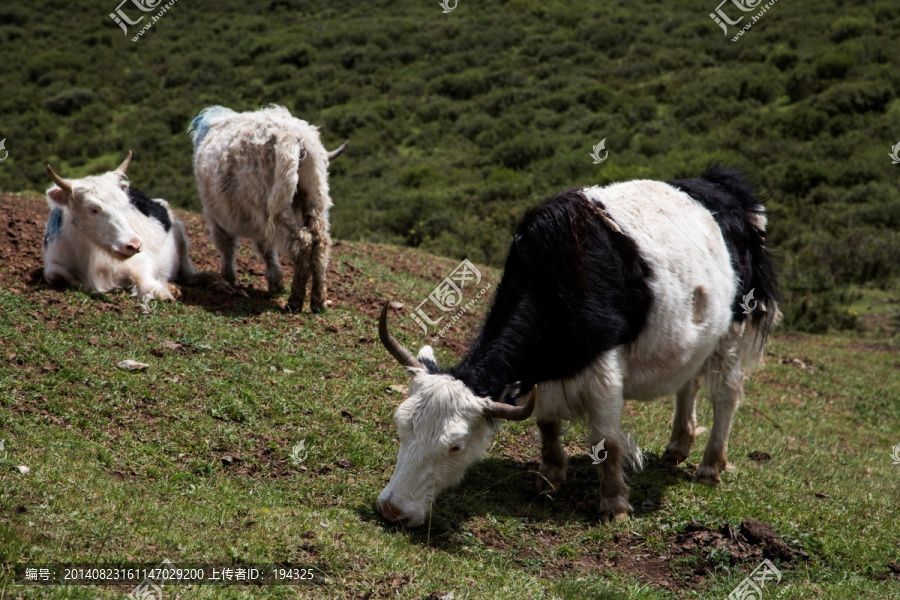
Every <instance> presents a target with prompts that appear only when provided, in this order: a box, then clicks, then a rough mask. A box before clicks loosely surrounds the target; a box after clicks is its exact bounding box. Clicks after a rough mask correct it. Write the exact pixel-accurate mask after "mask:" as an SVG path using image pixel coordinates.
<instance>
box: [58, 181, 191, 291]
mask: <svg viewBox="0 0 900 600" xmlns="http://www.w3.org/2000/svg"><path fill="white" fill-rule="evenodd" d="M69 183H70V184H71V185H72V193H71V194H68V193H67V192H66V191H65V190H63V189H61V188H60V187H59V186H53V187H52V188H50V189H49V190H47V201H48V204H49V205H50V208H51V220H50V221H49V222H48V226H47V231H46V234H45V240H46V241H45V243H44V278H45V279H46V280H47V281H48V282H49V283H50V284H52V285H60V284H66V285H71V286H76V287H77V286H80V287H82V288H83V289H85V290H87V291H90V292H108V291H111V290H114V289H124V290H127V291H129V292H130V293H131V295H133V296H138V297H141V298H147V299H151V298H156V299H160V300H174V299H175V296H174V295H173V293H172V291H173V290H176V291H177V288H174V287H171V288H170V286H169V282H170V281H174V280H176V279H182V278H190V277H191V276H193V274H194V267H193V264H192V263H191V260H190V257H189V256H188V242H187V238H186V237H185V235H184V227H183V225H182V224H181V222H180V221H178V220H177V219H175V217H174V215H172V213H171V211H169V210H168V206H169V205H168V203H166V201H165V200H162V199H155V200H152V201H153V202H156V203H158V204H159V205H160V206H162V207H164V208H165V210H166V211H168V214H169V218H170V221H171V223H172V226H171V228H170V229H169V231H166V230H165V228H164V227H163V224H162V223H161V222H160V221H158V220H156V219H154V218H152V217H149V216H146V215H144V214H142V213H141V212H140V211H139V210H138V209H137V208H135V207H134V206H132V204H131V203H130V202H129V199H128V194H127V190H128V186H129V184H128V180H127V178H126V176H125V174H124V173H122V172H120V171H110V172H109V173H106V174H104V175H99V176H92V177H85V178H83V179H75V180H71V181H70V182H69ZM54 210H61V211H62V221H61V226H60V227H57V226H56V225H51V224H52V222H53V221H54V219H55V218H57V217H58V215H54V214H53V211H54ZM135 248H139V250H138V251H137V252H134V249H135Z"/></svg>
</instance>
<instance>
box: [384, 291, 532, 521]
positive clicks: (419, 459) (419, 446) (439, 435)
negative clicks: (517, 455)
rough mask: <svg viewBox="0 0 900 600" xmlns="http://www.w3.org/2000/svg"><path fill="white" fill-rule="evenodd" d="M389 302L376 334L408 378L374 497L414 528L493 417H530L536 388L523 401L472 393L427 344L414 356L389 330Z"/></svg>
mask: <svg viewBox="0 0 900 600" xmlns="http://www.w3.org/2000/svg"><path fill="white" fill-rule="evenodd" d="M388 307H389V303H387V304H385V305H384V308H383V309H382V311H381V318H380V320H379V323H378V332H379V336H380V337H381V342H382V344H384V346H385V348H387V350H388V352H390V353H391V355H392V356H393V357H394V358H396V359H397V361H398V362H399V363H400V364H401V365H403V366H404V367H405V368H406V369H407V371H409V373H410V374H411V375H412V381H411V382H410V385H409V395H408V396H407V398H406V400H405V401H404V402H403V403H402V404H401V405H400V407H399V408H398V409H397V412H396V414H395V420H396V423H397V433H398V435H399V437H400V451H399V454H398V455H397V466H396V467H395V468H394V473H393V475H392V476H391V480H390V482H389V483H388V484H387V487H385V488H384V490H382V492H381V494H379V496H378V510H379V511H380V512H381V514H382V515H383V516H384V518H385V519H387V520H388V521H391V522H392V523H400V524H401V525H404V526H406V527H418V526H419V525H422V524H423V523H424V522H425V519H426V518H427V517H428V515H429V514H430V512H431V505H432V502H433V500H434V498H435V497H436V496H437V495H438V494H440V493H441V492H442V491H443V490H445V489H446V488H448V487H449V486H451V485H453V484H455V483H457V482H458V481H459V480H460V479H462V476H463V475H464V474H465V472H466V469H467V468H468V467H469V466H470V465H471V464H472V463H474V462H475V461H476V460H478V458H479V457H480V456H481V455H482V454H483V453H484V451H485V449H486V448H487V446H488V443H489V442H490V440H491V438H492V436H493V433H494V431H495V429H496V423H497V421H496V420H498V419H506V420H523V419H527V418H528V417H529V416H531V413H532V411H533V410H534V403H535V392H534V390H532V391H531V393H530V394H529V397H528V401H527V402H526V403H525V404H524V405H522V406H512V405H509V404H504V403H501V402H495V401H493V400H491V399H490V398H483V397H480V396H478V395H476V394H475V393H474V392H472V390H471V389H469V387H468V386H467V385H466V384H465V383H463V382H462V381H460V380H459V379H456V378H455V377H453V376H451V375H448V374H446V373H442V372H440V370H439V369H438V366H437V362H436V361H435V358H434V352H433V351H432V349H431V347H430V346H425V347H424V348H422V350H421V351H420V352H419V356H418V357H415V356H413V354H412V353H411V352H410V351H409V350H407V349H406V348H404V347H403V346H401V345H400V344H399V343H398V342H397V341H396V340H395V339H394V338H393V337H392V336H391V335H390V334H389V333H388V330H387V311H388ZM507 394H512V395H513V396H515V395H518V386H517V385H513V386H509V387H508V388H507V390H506V391H505V392H504V394H503V396H502V397H506V395H507Z"/></svg>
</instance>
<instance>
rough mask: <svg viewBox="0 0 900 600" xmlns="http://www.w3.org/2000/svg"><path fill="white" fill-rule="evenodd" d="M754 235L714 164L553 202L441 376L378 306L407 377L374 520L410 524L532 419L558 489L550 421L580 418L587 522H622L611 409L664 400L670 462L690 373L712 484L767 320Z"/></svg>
mask: <svg viewBox="0 0 900 600" xmlns="http://www.w3.org/2000/svg"><path fill="white" fill-rule="evenodd" d="M765 225H766V218H765V209H764V207H763V206H762V204H760V202H759V200H758V199H757V197H756V193H755V191H754V189H753V187H752V186H751V185H749V184H748V183H747V182H746V180H745V179H744V178H743V177H742V176H741V175H740V173H739V172H737V171H736V170H733V169H730V168H725V167H721V166H719V165H715V166H713V167H711V168H710V169H709V170H708V171H707V172H706V173H705V174H703V175H702V176H701V177H700V178H697V179H686V180H679V181H670V182H667V183H663V182H658V181H630V182H625V183H617V184H614V185H610V186H607V187H591V188H586V189H572V190H569V191H567V192H563V193H561V194H559V195H558V196H555V197H553V198H551V199H550V200H548V201H546V202H545V203H544V204H543V205H541V206H540V207H538V208H536V209H534V210H532V211H531V212H529V213H528V214H527V215H526V216H525V218H524V219H523V221H522V223H521V224H520V225H519V226H518V228H517V229H516V232H515V238H514V240H513V242H512V245H511V247H510V251H509V256H508V258H507V260H506V267H505V272H504V274H503V279H502V281H501V283H500V286H499V289H498V291H497V296H496V298H495V300H494V304H493V306H492V307H491V310H490V313H489V314H488V316H487V318H486V320H485V323H484V326H483V328H482V330H481V332H480V334H479V336H478V338H477V339H476V341H475V342H474V344H473V345H472V347H471V348H470V349H469V352H468V354H467V356H466V357H465V358H464V359H463V360H462V362H461V363H459V364H458V365H457V366H455V367H454V368H452V369H449V370H444V369H441V368H440V367H439V366H438V364H437V362H436V361H435V358H434V353H433V352H432V349H431V348H430V347H429V346H425V347H424V348H422V350H421V351H420V352H419V355H418V357H415V356H414V355H413V354H412V353H410V352H409V351H408V350H407V349H405V348H403V347H402V346H401V345H400V344H399V343H398V342H397V341H396V340H395V339H394V338H393V337H391V335H390V334H389V333H388V330H387V323H386V320H387V309H388V305H387V304H386V305H385V307H384V310H383V311H382V313H381V319H380V322H379V334H380V338H381V341H382V343H383V344H384V346H385V347H386V348H387V350H388V351H389V352H390V353H391V355H392V356H394V358H396V359H397V360H398V361H399V362H400V364H401V365H403V366H404V367H406V369H407V370H408V371H409V373H410V374H411V375H412V382H411V384H410V386H409V396H408V398H407V399H406V400H405V401H404V402H403V403H402V404H401V405H400V407H399V409H398V410H397V413H396V422H397V430H398V433H399V437H400V451H399V455H398V457H397V466H396V468H395V470H394V473H393V475H392V477H391V480H390V482H389V483H388V485H387V487H385V488H384V490H383V491H382V492H381V494H380V495H379V497H378V508H379V510H380V512H381V514H382V515H384V517H385V518H386V519H388V520H389V521H392V522H399V523H401V524H404V525H407V526H417V525H421V524H422V523H423V522H424V520H425V518H426V517H427V516H428V514H429V512H430V510H431V505H432V501H433V499H434V495H435V494H438V493H440V492H441V491H442V490H444V489H445V488H447V487H448V486H449V485H451V484H453V483H454V482H456V481H458V480H459V479H461V477H462V475H463V473H464V472H465V470H466V468H467V467H468V466H469V465H471V464H472V463H473V462H474V461H475V460H476V459H477V458H478V457H479V456H480V455H481V454H482V453H483V452H484V450H485V448H486V447H487V445H488V443H489V441H490V440H491V437H492V435H493V433H494V431H495V430H496V429H497V427H498V425H499V423H500V422H502V420H504V419H508V420H523V419H527V418H528V417H530V416H531V415H532V414H533V415H534V416H535V418H536V420H537V425H538V428H539V430H540V432H541V436H542V449H541V454H542V456H541V465H540V475H539V477H538V484H539V487H549V488H551V489H558V488H559V486H560V485H561V484H562V482H563V480H564V479H565V467H566V455H565V451H564V450H563V447H562V444H561V442H560V434H561V422H562V421H567V420H574V419H582V420H585V421H586V422H587V426H588V440H587V442H588V444H589V445H590V446H586V447H585V450H586V451H587V449H588V448H589V447H591V448H598V449H599V448H602V449H603V450H605V452H606V453H605V454H600V453H599V451H598V454H600V456H599V458H600V459H601V460H602V462H600V464H599V467H598V468H599V471H600V480H601V482H600V496H601V501H600V507H599V511H600V514H601V515H602V516H603V517H604V518H609V519H616V520H619V519H621V518H624V517H625V516H626V514H627V513H628V511H629V510H630V508H631V507H630V506H629V503H628V486H627V485H626V484H625V481H624V478H623V469H622V465H623V462H628V463H631V464H632V465H635V466H637V467H640V465H641V454H640V451H639V450H638V449H637V447H636V446H635V445H634V443H633V441H632V440H631V439H630V436H628V435H626V434H624V433H623V432H622V430H621V428H620V420H621V415H622V406H623V403H624V400H625V399H626V398H630V399H637V400H650V399H653V398H656V397H659V396H665V395H671V394H674V395H675V416H674V425H673V428H672V435H671V438H670V440H669V442H668V445H667V446H666V451H665V454H664V459H665V460H666V461H667V462H669V463H671V464H677V463H679V462H682V461H684V460H685V459H686V458H687V457H688V454H689V453H690V449H691V445H692V444H693V442H694V439H695V438H696V436H697V434H698V428H697V423H696V418H695V411H694V402H695V397H696V395H697V390H698V388H699V387H700V381H701V378H702V377H705V379H706V383H707V385H708V386H709V391H710V395H711V400H712V404H713V409H714V413H715V416H714V422H713V427H712V433H711V436H710V439H709V443H708V444H707V446H706V452H705V454H704V456H703V460H702V462H701V464H700V467H699V468H698V470H697V474H696V475H697V478H698V479H699V480H701V481H706V482H711V483H716V482H718V481H719V480H720V474H721V473H722V471H723V470H724V469H725V467H726V464H727V462H726V449H727V442H728V434H729V431H730V429H731V421H732V417H733V415H734V411H735V409H736V408H737V405H738V403H739V402H740V401H741V399H742V397H743V388H742V381H743V377H744V374H745V373H746V372H747V369H748V368H749V367H750V366H751V365H752V364H753V363H755V362H756V361H758V360H759V359H760V358H761V355H762V349H763V345H764V344H765V342H766V339H767V337H768V335H769V333H770V331H771V330H772V328H773V327H774V325H775V323H776V321H777V319H778V317H779V315H780V313H779V310H778V305H777V296H778V291H777V281H776V278H775V274H774V271H773V267H772V262H771V259H770V257H769V253H768V250H767V248H766V241H765ZM750 298H755V300H753V301H752V302H749V303H748V300H749V299H750ZM514 382H515V383H516V384H517V385H514V386H511V385H510V384H513V383H514ZM510 388H512V389H513V390H516V391H513V392H512V394H513V396H515V395H517V394H519V393H521V396H522V398H523V399H525V401H524V402H523V403H522V404H520V405H515V402H514V400H511V396H510V395H509V392H510ZM601 442H603V445H600V446H598V445H599V444H600V443H601ZM604 458H605V460H603V459H604Z"/></svg>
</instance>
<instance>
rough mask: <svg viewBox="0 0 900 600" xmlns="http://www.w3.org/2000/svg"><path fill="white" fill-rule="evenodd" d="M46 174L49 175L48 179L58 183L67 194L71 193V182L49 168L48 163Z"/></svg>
mask: <svg viewBox="0 0 900 600" xmlns="http://www.w3.org/2000/svg"><path fill="white" fill-rule="evenodd" d="M47 174H48V175H50V179H52V180H53V183H55V184H56V185H58V186H59V187H60V189H61V190H63V191H65V192H66V193H67V194H71V193H72V184H71V183H70V182H68V181H66V180H65V179H63V178H62V177H60V176H59V175H57V174H56V173H54V172H53V169H52V168H50V165H47Z"/></svg>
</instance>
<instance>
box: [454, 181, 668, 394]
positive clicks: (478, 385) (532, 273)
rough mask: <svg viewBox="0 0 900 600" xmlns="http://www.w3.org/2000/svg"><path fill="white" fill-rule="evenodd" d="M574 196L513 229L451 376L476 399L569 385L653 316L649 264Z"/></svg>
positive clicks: (594, 208)
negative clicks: (489, 300) (477, 325)
mask: <svg viewBox="0 0 900 600" xmlns="http://www.w3.org/2000/svg"><path fill="white" fill-rule="evenodd" d="M602 208H603V207H602V206H601V205H599V204H595V203H592V202H591V201H590V200H588V199H587V198H586V197H585V196H584V194H583V193H582V191H581V190H579V189H573V190H569V191H567V192H563V193H562V194H559V195H557V196H555V197H553V198H551V199H550V200H547V201H546V202H545V203H544V204H542V205H541V206H540V207H538V208H536V209H534V210H532V211H530V212H529V213H528V214H526V215H525V218H524V219H523V220H522V223H521V224H520V225H519V226H518V228H517V229H516V234H515V240H514V241H513V243H512V247H511V248H510V251H509V256H508V257H507V259H506V267H505V271H504V273H503V279H502V281H501V282H500V285H499V288H498V290H497V297H496V298H495V300H494V305H493V307H492V308H491V311H490V313H489V314H488V316H487V319H486V321H485V324H484V327H483V329H482V331H481V334H480V335H479V337H478V339H477V340H476V341H475V344H474V345H473V346H472V348H471V350H470V351H469V354H468V356H466V358H465V359H463V361H462V362H461V363H460V364H459V365H457V366H456V367H455V368H453V369H452V370H451V371H450V373H451V374H452V375H453V376H454V377H456V378H458V379H460V380H462V381H463V382H464V383H466V385H468V386H469V388H470V389H471V390H472V391H473V392H475V393H476V394H478V395H480V396H490V397H492V398H494V399H497V398H498V396H499V395H500V394H501V393H502V392H503V389H504V387H505V386H506V385H508V384H509V383H511V382H513V381H521V382H522V387H521V389H523V390H529V389H531V387H532V386H533V385H534V384H535V383H538V382H541V381H547V380H550V379H566V378H569V377H572V376H574V375H575V374H576V373H578V372H579V371H581V370H582V369H584V368H585V367H587V366H588V365H589V364H591V363H592V362H593V361H594V360H595V359H596V358H597V357H598V356H599V355H600V354H602V353H604V352H606V351H608V350H611V349H613V348H616V347H617V346H621V345H624V344H628V343H630V342H632V341H633V340H634V339H635V338H636V337H637V336H638V334H639V333H640V332H641V329H642V328H643V327H644V323H645V321H646V318H647V314H648V312H649V310H650V305H651V302H652V297H651V293H650V288H649V286H648V283H647V282H648V280H649V279H650V278H651V277H652V273H651V271H650V266H649V265H648V264H647V263H646V261H645V260H644V259H643V258H642V257H641V256H640V253H639V252H638V248H637V245H636V244H635V243H634V241H633V240H631V239H630V238H628V237H627V236H626V235H624V234H622V233H617V232H614V231H612V230H611V229H610V228H609V227H608V226H607V225H606V224H605V222H604V221H603V220H602V219H601V218H600V216H599V214H598V212H599V209H602Z"/></svg>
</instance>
